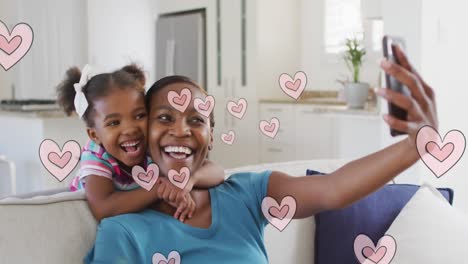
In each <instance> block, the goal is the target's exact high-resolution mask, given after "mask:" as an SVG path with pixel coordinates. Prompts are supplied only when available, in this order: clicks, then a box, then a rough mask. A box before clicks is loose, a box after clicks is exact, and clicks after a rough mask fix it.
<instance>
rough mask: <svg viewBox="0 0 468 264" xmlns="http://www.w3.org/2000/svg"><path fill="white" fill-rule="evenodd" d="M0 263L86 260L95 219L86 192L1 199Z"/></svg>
mask: <svg viewBox="0 0 468 264" xmlns="http://www.w3.org/2000/svg"><path fill="white" fill-rule="evenodd" d="M0 215H1V217H0V263H31V262H34V263H83V257H84V256H85V255H86V253H87V252H88V251H89V249H90V248H91V246H92V245H93V243H94V239H95V236H96V220H95V219H94V217H93V216H92V214H91V212H90V210H89V208H88V205H87V203H86V201H85V195H84V193H83V192H74V193H72V192H65V193H50V192H44V193H43V194H40V193H37V194H36V195H35V196H33V197H31V195H24V196H22V197H9V198H6V199H2V200H0Z"/></svg>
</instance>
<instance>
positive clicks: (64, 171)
mask: <svg viewBox="0 0 468 264" xmlns="http://www.w3.org/2000/svg"><path fill="white" fill-rule="evenodd" d="M80 155H81V148H80V144H78V142H76V141H74V140H69V141H67V142H65V144H64V145H63V148H62V150H60V147H59V146H58V144H57V143H56V142H55V141H53V140H51V139H45V140H43V141H42V142H41V144H40V146H39V158H40V160H41V162H42V165H43V166H44V167H45V168H46V170H47V171H48V172H49V173H50V174H52V176H54V177H55V178H56V179H57V180H58V181H59V182H62V181H63V180H64V179H65V178H66V177H67V176H68V175H69V174H70V173H71V172H72V171H73V169H74V168H75V167H76V165H78V162H79V160H80Z"/></svg>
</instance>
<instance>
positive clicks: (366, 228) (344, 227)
mask: <svg viewBox="0 0 468 264" xmlns="http://www.w3.org/2000/svg"><path fill="white" fill-rule="evenodd" d="M315 174H317V173H315ZM418 188H419V186H418V185H411V184H389V185H386V186H384V187H382V188H381V189H380V190H378V191H377V192H375V193H373V194H371V195H369V196H367V197H366V198H364V199H362V200H360V201H358V202H356V203H354V204H352V205H351V206H349V207H347V208H344V209H341V210H332V211H326V212H322V213H320V214H317V215H316V216H315V221H316V233H315V264H325V263H355V262H356V257H355V254H354V247H353V246H354V240H355V238H356V237H357V236H358V235H359V234H365V235H367V236H368V237H369V238H370V239H372V241H373V242H374V243H377V241H378V240H379V239H380V238H381V237H382V236H384V235H385V232H386V231H387V229H388V228H389V227H390V225H391V224H392V222H393V220H394V219H395V218H396V217H397V215H398V214H399V213H400V211H401V210H402V208H403V207H404V206H405V205H406V203H407V202H408V201H409V200H410V199H411V197H412V196H413V195H414V194H415V192H416V191H417V190H418ZM438 190H439V191H440V192H441V194H442V195H443V196H444V197H445V199H447V200H448V201H449V202H450V204H452V201H453V191H452V190H451V189H448V188H440V189H438Z"/></svg>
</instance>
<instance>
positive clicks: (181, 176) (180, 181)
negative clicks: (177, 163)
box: [174, 172, 186, 183]
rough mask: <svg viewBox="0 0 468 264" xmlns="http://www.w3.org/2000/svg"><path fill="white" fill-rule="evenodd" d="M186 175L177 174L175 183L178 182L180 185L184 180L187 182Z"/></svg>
mask: <svg viewBox="0 0 468 264" xmlns="http://www.w3.org/2000/svg"><path fill="white" fill-rule="evenodd" d="M185 176H186V175H185V173H183V172H182V173H181V174H178V175H177V174H176V175H174V181H176V182H178V183H182V182H183V181H184V180H185Z"/></svg>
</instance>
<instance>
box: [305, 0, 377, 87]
mask: <svg viewBox="0 0 468 264" xmlns="http://www.w3.org/2000/svg"><path fill="white" fill-rule="evenodd" d="M301 2H302V4H301V5H302V10H301V11H302V14H301V16H302V23H301V26H302V36H301V37H302V53H301V56H302V63H301V67H302V69H303V70H304V71H305V72H306V73H307V76H308V80H309V83H308V85H307V88H306V90H338V89H341V88H342V86H341V84H339V83H338V82H336V79H343V77H347V76H348V77H349V78H350V79H351V74H350V72H349V70H348V68H347V67H346V64H345V63H344V61H343V59H342V54H337V55H336V56H335V55H328V54H326V53H325V40H324V35H325V0H314V1H310V0H302V1H301ZM364 27H365V25H364ZM367 52H368V54H367V55H366V57H365V58H364V59H365V61H364V64H363V67H362V70H361V80H362V81H363V82H368V83H370V84H371V85H375V84H377V81H378V75H379V71H378V69H377V67H376V65H377V63H376V60H377V59H378V58H379V57H380V56H381V55H380V52H373V51H372V50H371V49H369V48H367Z"/></svg>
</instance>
